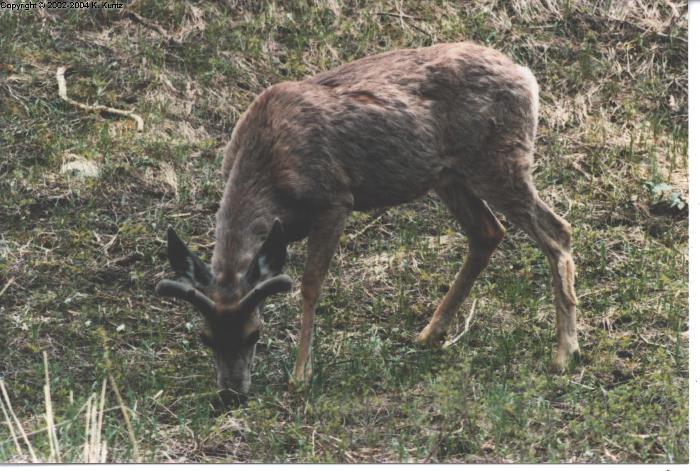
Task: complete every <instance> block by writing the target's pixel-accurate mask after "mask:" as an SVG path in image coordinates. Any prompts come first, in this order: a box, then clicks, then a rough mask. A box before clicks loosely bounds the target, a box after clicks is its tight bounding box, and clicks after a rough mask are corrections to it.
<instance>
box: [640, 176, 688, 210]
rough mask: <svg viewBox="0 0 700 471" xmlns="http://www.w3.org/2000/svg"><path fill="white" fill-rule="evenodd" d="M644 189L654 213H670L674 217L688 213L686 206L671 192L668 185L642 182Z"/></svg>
mask: <svg viewBox="0 0 700 471" xmlns="http://www.w3.org/2000/svg"><path fill="white" fill-rule="evenodd" d="M644 188H645V189H646V190H647V192H648V193H649V196H650V198H651V206H652V209H653V210H654V212H657V213H666V212H671V213H673V214H676V215H684V214H687V212H688V204H687V203H686V202H685V201H684V200H683V198H682V196H681V195H680V194H679V193H678V192H676V191H673V187H672V186H671V185H669V184H668V183H663V182H661V183H654V182H652V181H646V182H644Z"/></svg>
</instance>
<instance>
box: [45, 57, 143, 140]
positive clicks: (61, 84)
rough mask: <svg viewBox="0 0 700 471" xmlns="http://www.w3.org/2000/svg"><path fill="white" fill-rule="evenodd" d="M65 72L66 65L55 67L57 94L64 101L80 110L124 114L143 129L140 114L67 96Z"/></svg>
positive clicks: (138, 129)
mask: <svg viewBox="0 0 700 471" xmlns="http://www.w3.org/2000/svg"><path fill="white" fill-rule="evenodd" d="M65 73H66V67H59V68H58V69H56V81H57V82H58V96H60V97H61V99H63V100H64V101H66V102H68V103H70V104H71V105H73V106H76V107H78V108H80V109H81V110H86V111H103V112H105V113H111V114H116V115H119V116H126V117H128V118H131V119H133V120H134V121H136V130H137V131H139V132H141V131H143V118H141V116H139V115H137V114H135V113H132V112H131V111H124V110H118V109H116V108H112V107H109V106H104V105H86V104H84V103H79V102H77V101H75V100H73V99H72V98H68V93H67V91H66V78H65Z"/></svg>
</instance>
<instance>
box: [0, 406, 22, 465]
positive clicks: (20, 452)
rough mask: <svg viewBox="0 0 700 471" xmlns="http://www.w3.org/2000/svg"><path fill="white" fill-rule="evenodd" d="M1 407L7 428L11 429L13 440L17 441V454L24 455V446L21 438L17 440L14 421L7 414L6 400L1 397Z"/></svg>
mask: <svg viewBox="0 0 700 471" xmlns="http://www.w3.org/2000/svg"><path fill="white" fill-rule="evenodd" d="M0 408H1V409H2V415H3V416H5V423H6V424H7V428H8V429H10V435H11V436H12V441H13V442H14V443H15V448H16V449H17V455H18V456H22V447H20V446H19V440H17V434H16V433H15V428H14V427H13V426H12V421H11V420H10V417H9V416H8V415H7V410H6V409H5V401H3V400H2V398H0Z"/></svg>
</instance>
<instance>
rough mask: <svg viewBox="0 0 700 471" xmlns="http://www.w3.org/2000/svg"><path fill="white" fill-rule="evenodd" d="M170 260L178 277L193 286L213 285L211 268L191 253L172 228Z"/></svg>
mask: <svg viewBox="0 0 700 471" xmlns="http://www.w3.org/2000/svg"><path fill="white" fill-rule="evenodd" d="M168 260H170V266H171V267H172V269H173V271H175V273H176V274H177V276H178V277H179V278H184V279H185V280H186V281H188V282H189V283H190V284H192V285H193V286H195V287H206V286H209V284H211V281H212V278H213V277H212V274H211V271H210V270H209V267H207V265H206V264H205V263H204V262H202V261H201V260H200V259H199V257H197V256H196V255H195V254H193V253H192V252H190V250H189V249H188V248H187V246H186V245H185V243H184V242H182V241H181V240H180V238H179V237H178V236H177V234H176V233H175V230H174V229H173V228H172V227H169V228H168Z"/></svg>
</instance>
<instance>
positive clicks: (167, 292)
mask: <svg viewBox="0 0 700 471" xmlns="http://www.w3.org/2000/svg"><path fill="white" fill-rule="evenodd" d="M156 293H158V294H159V295H160V296H165V297H170V298H179V299H183V300H185V301H188V302H190V303H192V304H193V305H194V306H195V307H196V308H197V309H199V311H200V312H201V313H202V314H203V315H204V316H205V317H210V316H213V315H214V312H215V309H214V307H215V305H214V301H212V300H211V299H209V298H208V297H207V296H206V295H205V294H204V293H202V292H201V291H199V290H198V289H197V288H195V287H194V286H191V285H188V284H185V283H181V282H179V281H173V280H162V281H160V282H159V283H158V285H157V286H156Z"/></svg>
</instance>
